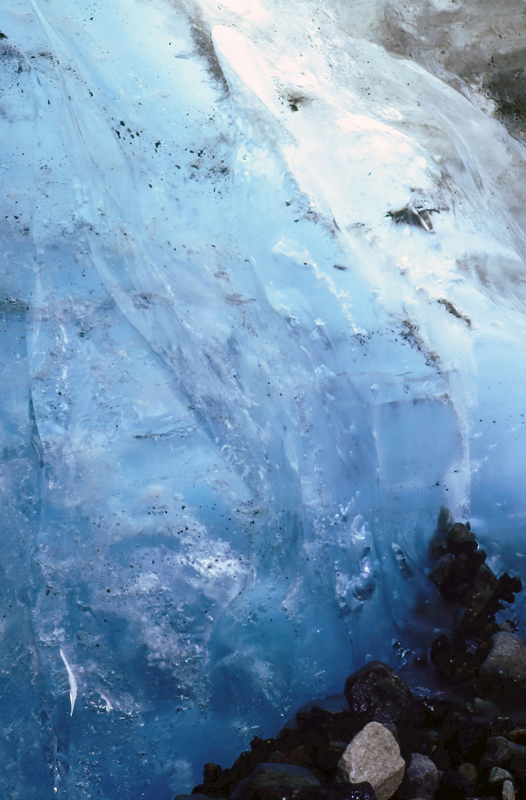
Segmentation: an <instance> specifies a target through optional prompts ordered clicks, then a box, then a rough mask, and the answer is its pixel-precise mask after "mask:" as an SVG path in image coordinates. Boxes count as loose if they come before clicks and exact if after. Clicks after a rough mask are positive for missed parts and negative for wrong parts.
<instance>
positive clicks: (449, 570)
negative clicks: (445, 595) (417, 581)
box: [429, 553, 455, 589]
mask: <svg viewBox="0 0 526 800" xmlns="http://www.w3.org/2000/svg"><path fill="white" fill-rule="evenodd" d="M454 560H455V559H454V556H452V555H451V553H446V554H445V555H443V556H442V557H441V558H439V559H438V561H437V563H436V566H435V568H434V569H433V570H432V571H431V572H430V573H429V580H430V581H432V582H433V583H434V584H435V586H437V587H438V588H439V589H443V588H444V587H446V586H448V585H449V584H450V583H451V580H452V574H453V563H454Z"/></svg>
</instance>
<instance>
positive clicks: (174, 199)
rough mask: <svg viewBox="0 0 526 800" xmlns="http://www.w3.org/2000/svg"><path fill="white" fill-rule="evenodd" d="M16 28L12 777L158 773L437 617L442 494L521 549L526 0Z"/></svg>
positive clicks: (288, 706) (380, 1) (5, 472)
mask: <svg viewBox="0 0 526 800" xmlns="http://www.w3.org/2000/svg"><path fill="white" fill-rule="evenodd" d="M0 30H1V31H2V34H3V38H2V39H1V41H0V88H1V96H0V157H1V164H0V166H1V170H0V180H1V181H2V191H1V199H0V210H1V214H0V227H1V234H0V236H1V247H0V251H1V266H0V278H1V289H0V292H1V293H0V301H1V302H0V322H1V337H0V370H1V378H0V397H1V405H0V410H1V417H0V436H1V449H0V454H1V465H0V494H1V500H0V502H1V510H2V523H1V524H2V529H1V537H0V548H1V549H0V552H1V558H0V592H1V596H0V623H1V627H0V632H1V633H0V670H1V672H0V693H1V703H0V718H1V726H2V735H1V736H0V753H1V763H2V770H1V775H0V795H1V797H2V798H5V800H15V799H16V800H18V799H19V798H20V800H49V799H50V798H60V800H65V798H68V799H69V800H81V798H82V799H84V798H86V800H87V799H88V798H98V799H100V800H136V799H137V798H146V799H147V800H171V798H172V797H173V796H174V795H175V794H176V793H177V792H182V791H187V790H189V788H190V787H191V786H193V785H194V784H195V783H198V782H199V781H200V778H201V768H202V765H203V763H204V762H205V761H215V762H217V763H221V764H222V765H223V766H228V765H229V764H230V763H231V762H232V760H233V759H234V757H235V756H236V755H237V754H238V753H239V752H240V751H241V750H242V749H243V748H244V747H246V746H247V744H248V742H249V741H250V740H251V739H252V738H253V737H254V736H255V735H262V736H264V735H269V734H273V733H276V731H277V730H278V729H279V727H280V726H281V725H282V724H283V723H284V722H285V721H286V720H287V719H288V718H289V717H290V716H291V715H292V714H293V713H294V711H295V710H296V709H297V708H298V707H300V706H301V705H302V704H304V703H307V702H308V701H312V700H314V699H321V698H324V697H327V696H330V695H333V694H335V693H338V692H340V691H341V689H342V685H343V681H344V679H345V676H346V675H347V674H348V673H349V672H350V671H351V670H352V669H353V668H355V667H357V666H360V665H361V664H362V663H363V661H364V659H366V658H370V657H375V658H383V659H385V660H387V661H389V662H390V663H392V664H399V663H400V662H401V661H403V660H404V658H405V657H406V655H407V654H405V655H404V653H405V651H406V650H407V649H410V648H414V647H416V646H417V645H418V643H419V642H422V641H425V639H426V636H427V637H428V638H429V636H431V633H432V628H433V626H434V625H436V620H435V618H433V619H432V618H431V615H430V614H429V612H428V609H429V607H430V602H431V603H433V604H435V606H436V605H437V599H436V597H435V596H434V595H433V594H432V592H431V591H430V590H429V588H428V587H427V585H426V584H427V583H428V582H427V578H426V572H425V570H426V567H427V566H428V562H427V543H428V541H429V537H430V536H431V535H432V532H433V528H434V525H435V521H436V518H437V514H438V511H439V509H440V506H442V505H446V506H447V507H449V509H450V510H451V512H452V514H453V515H454V516H455V518H456V519H467V518H469V519H471V522H472V525H473V527H474V528H475V529H476V531H477V534H478V536H479V538H480V540H481V541H482V542H483V544H484V546H485V548H486V549H487V551H488V553H489V555H490V563H491V565H492V566H493V568H494V569H495V570H497V571H499V570H502V569H504V568H508V569H510V570H511V571H512V572H513V574H522V573H523V565H524V561H525V556H526V549H525V548H526V544H525V532H526V495H525V493H524V475H525V467H526V426H525V423H526V420H525V416H524V415H525V414H526V407H525V403H524V398H525V397H526V347H525V345H526V336H525V333H526V331H525V322H526V317H525V298H526V288H525V286H526V283H525V282H526V272H525V236H524V232H525V221H526V169H525V147H524V144H523V141H524V125H523V119H522V117H521V108H520V100H521V95H520V91H522V90H521V86H522V84H520V81H519V78H520V74H519V72H520V65H521V64H523V63H524V59H523V56H524V46H523V45H522V43H521V39H520V34H521V32H522V33H525V31H526V26H525V6H524V3H522V2H502V3H499V4H494V3H493V4H490V3H481V2H478V3H475V2H466V3H459V4H456V3H455V0H432V2H431V0H429V2H428V0H426V2H424V3H422V2H418V3H411V2H408V3H407V4H404V5H403V6H402V5H401V4H400V6H399V7H398V8H397V7H396V5H391V4H389V3H387V2H385V0H374V2H367V3H365V2H362V1H361V0H348V1H347V2H343V0H327V2H325V3H323V4H318V3H317V2H315V1H314V0H287V2H284V0H261V2H259V0H222V2H215V0H195V2H192V0H188V2H185V0H173V1H172V2H169V1H168V0H135V2H133V0H98V1H97V2H95V0H93V2H88V0H60V2H59V0H3V2H2V4H1V8H0ZM523 38H524V37H523ZM521 47H522V48H523V49H522V50H521ZM521 58H522V61H521ZM517 64H518V65H519V66H517ZM514 70H515V72H514ZM510 75H511V78H510V80H511V84H510V86H511V85H513V86H515V88H516V96H515V95H513V96H511V94H513V93H511V94H510V92H511V90H510V89H509V86H508V84H506V80H508V78H509V76H510ZM513 76H515V78H514V77H513ZM512 79H513V80H512ZM492 81H493V82H492ZM499 81H500V82H499ZM513 81H515V83H513ZM517 81H518V82H517ZM508 83H509V81H508ZM506 86H508V89H506ZM502 87H504V88H502ZM517 87H518V88H517ZM506 92H507V94H506ZM517 92H518V94H517ZM510 97H511V99H510ZM514 103H515V105H514ZM525 108H526V106H525ZM525 116H526V115H525ZM521 126H522V127H521ZM435 613H436V612H435ZM516 618H517V621H518V622H519V623H524V622H525V620H526V608H525V607H524V605H523V604H522V603H521V602H519V603H518V606H517V612H516ZM444 619H445V618H444ZM444 624H445V623H444ZM396 643H399V644H396Z"/></svg>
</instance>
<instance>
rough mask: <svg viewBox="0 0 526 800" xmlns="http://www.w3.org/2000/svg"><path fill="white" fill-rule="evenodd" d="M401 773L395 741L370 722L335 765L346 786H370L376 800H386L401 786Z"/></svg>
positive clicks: (402, 775) (376, 723)
mask: <svg viewBox="0 0 526 800" xmlns="http://www.w3.org/2000/svg"><path fill="white" fill-rule="evenodd" d="M404 771H405V762H404V760H403V758H402V757H401V755H400V748H399V747H398V744H397V742H396V739H395V738H394V736H393V734H392V733H391V732H390V731H388V730H387V728H386V727H385V726H384V725H381V724H380V723H379V722H370V723H369V724H368V725H366V726H365V728H363V729H362V730H361V731H360V733H357V734H356V736H355V737H354V739H353V740H352V742H351V743H350V744H349V745H348V747H347V748H346V750H345V752H344V753H343V755H342V757H341V758H340V760H339V762H338V772H339V775H340V777H341V778H342V779H343V780H344V781H345V782H346V783H362V782H365V781H366V782H368V783H370V784H371V786H372V787H373V789H374V791H375V793H376V797H377V800H389V798H390V797H391V796H392V795H393V794H394V793H395V792H396V790H397V789H398V787H399V786H400V784H401V783H402V779H403V777H404Z"/></svg>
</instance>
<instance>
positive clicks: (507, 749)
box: [480, 736, 526, 780]
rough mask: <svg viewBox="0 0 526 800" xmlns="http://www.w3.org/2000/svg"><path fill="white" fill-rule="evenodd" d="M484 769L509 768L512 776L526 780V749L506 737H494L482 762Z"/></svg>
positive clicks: (489, 742)
mask: <svg viewBox="0 0 526 800" xmlns="http://www.w3.org/2000/svg"><path fill="white" fill-rule="evenodd" d="M480 766H481V767H482V768H483V769H491V768H492V767H504V768H505V769H506V768H509V771H510V772H511V773H512V775H514V776H516V777H517V778H520V779H521V780H525V779H526V747H523V746H522V745H520V744H514V743H513V742H509V741H508V740H507V739H505V738H504V736H492V737H491V738H490V740H489V741H488V748H487V750H486V753H485V755H484V757H483V758H482V760H481V762H480Z"/></svg>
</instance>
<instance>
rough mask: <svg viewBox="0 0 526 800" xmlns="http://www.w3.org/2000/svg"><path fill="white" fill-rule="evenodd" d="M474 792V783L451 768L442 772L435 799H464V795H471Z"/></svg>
mask: <svg viewBox="0 0 526 800" xmlns="http://www.w3.org/2000/svg"><path fill="white" fill-rule="evenodd" d="M474 794H475V784H474V783H473V781H471V780H470V779H469V778H466V777H464V776H463V775H461V774H460V773H459V772H456V771H455V770H452V769H446V770H444V771H443V772H442V774H441V776H440V784H439V787H438V792H437V795H436V797H437V800H464V798H465V797H473V795H474Z"/></svg>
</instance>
